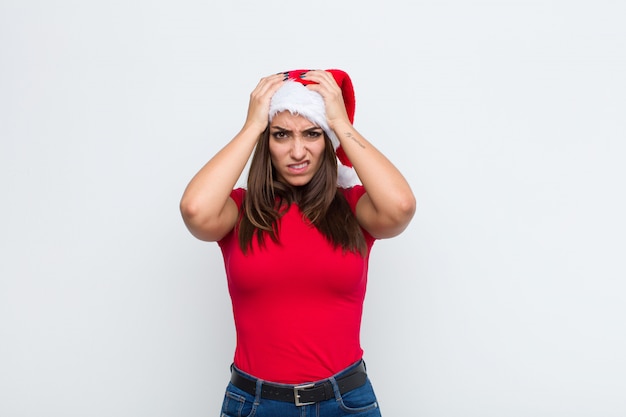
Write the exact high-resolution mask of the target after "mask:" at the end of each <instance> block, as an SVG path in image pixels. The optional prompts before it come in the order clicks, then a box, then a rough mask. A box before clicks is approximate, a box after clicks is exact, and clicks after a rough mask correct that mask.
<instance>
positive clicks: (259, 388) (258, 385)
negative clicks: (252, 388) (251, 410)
mask: <svg viewBox="0 0 626 417" xmlns="http://www.w3.org/2000/svg"><path fill="white" fill-rule="evenodd" d="M262 389H263V380H261V379H260V378H258V379H257V380H256V392H255V394H254V404H255V407H258V406H259V404H261V391H262Z"/></svg>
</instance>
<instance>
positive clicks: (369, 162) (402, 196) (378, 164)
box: [333, 122, 415, 223]
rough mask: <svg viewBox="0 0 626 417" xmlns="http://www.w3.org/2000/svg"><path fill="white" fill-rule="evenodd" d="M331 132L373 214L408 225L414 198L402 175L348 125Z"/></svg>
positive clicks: (336, 126) (347, 123) (339, 125)
mask: <svg viewBox="0 0 626 417" xmlns="http://www.w3.org/2000/svg"><path fill="white" fill-rule="evenodd" d="M333 130H334V131H335V133H336V134H337V137H338V138H339V141H340V143H341V147H342V148H343V149H344V151H345V152H346V155H347V156H348V159H350V162H351V163H352V165H353V166H354V169H355V170H356V172H357V174H358V176H359V179H360V180H361V182H362V183H363V186H364V187H365V189H366V191H367V194H368V197H369V199H370V200H371V203H372V206H373V208H374V209H375V210H376V212H377V214H378V215H379V216H384V217H387V218H388V219H389V220H390V221H392V222H397V223H408V221H409V220H410V219H411V218H412V216H413V213H414V211H415V197H414V195H413V192H412V190H411V187H410V186H409V184H408V182H407V181H406V179H405V178H404V176H403V175H402V173H401V172H400V171H399V170H398V169H397V168H396V167H395V166H394V165H393V164H392V163H391V161H389V159H387V157H385V155H383V154H382V153H381V152H380V151H379V150H378V149H376V147H374V145H372V144H371V143H370V142H369V141H367V139H365V138H364V137H363V136H362V135H361V134H360V133H359V132H358V131H357V130H356V129H355V128H354V127H353V126H352V125H351V124H350V123H349V122H345V123H340V124H338V125H335V126H333Z"/></svg>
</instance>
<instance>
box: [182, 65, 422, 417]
mask: <svg viewBox="0 0 626 417" xmlns="http://www.w3.org/2000/svg"><path fill="white" fill-rule="evenodd" d="M353 117H354V92H353V89H352V82H351V80H350V78H349V76H348V75H347V74H346V73H345V72H343V71H340V70H328V71H321V70H319V71H305V70H298V71H289V72H286V73H280V74H276V75H271V76H269V77H265V78H263V79H261V81H260V82H259V84H258V85H257V87H256V88H255V89H254V91H253V92H252V93H251V95H250V103H249V107H248V114H247V118H246V121H245V123H244V126H243V128H242V129H241V131H240V132H239V133H238V134H237V135H236V136H235V137H234V138H233V139H232V140H231V141H230V142H229V143H228V144H227V145H226V146H225V147H224V148H223V149H222V150H220V151H219V152H218V153H217V154H216V155H215V156H214V157H213V158H212V159H211V160H210V161H209V162H208V163H207V164H206V165H205V166H204V167H203V168H202V169H201V170H200V171H199V172H198V173H197V174H196V175H195V176H194V178H193V179H192V180H191V182H190V183H189V185H188V186H187V189H186V190H185V192H184V195H183V197H182V200H181V212H182V215H183V218H184V221H185V224H186V225H187V227H188V228H189V230H190V231H191V233H192V234H193V235H194V236H196V237H197V238H198V239H201V240H206V241H217V242H218V243H219V246H220V248H221V250H222V254H223V256H224V263H225V267H226V275H227V279H228V286H229V292H230V295H231V299H232V304H233V313H234V319H235V326H236V330H237V347H236V350H235V356H234V363H233V366H232V377H231V382H230V383H229V384H228V388H227V390H226V395H225V398H224V403H223V406H222V416H227V417H245V416H256V417H266V416H267V417H276V416H286V417H290V416H301V415H307V416H309V415H310V416H327V417H334V416H344V415H359V416H361V415H362V416H380V411H379V408H378V403H377V401H376V397H375V395H374V391H373V389H372V386H371V383H370V381H369V379H368V378H367V374H366V372H365V365H364V363H363V360H362V356H363V351H362V349H361V346H360V342H359V332H360V324H361V313H362V308H363V300H364V296H365V287H366V282H367V266H368V258H369V251H370V249H371V247H372V244H373V243H374V241H375V240H376V239H383V238H390V237H393V236H396V235H398V234H399V233H401V232H402V231H403V230H404V229H405V228H406V227H407V225H408V224H409V222H410V220H411V218H412V217H413V214H414V211H415V198H414V196H413V193H412V192H411V189H410V187H409V185H408V183H407V182H406V180H405V179H404V177H403V176H402V174H401V173H400V172H399V171H398V170H397V169H396V168H395V167H394V165H393V164H392V163H391V162H389V160H387V158H386V157H385V156H384V155H383V154H381V153H380V152H379V151H378V150H377V149H376V148H374V146H372V145H371V144H370V143H369V142H368V141H367V140H366V139H365V138H363V137H362V136H361V135H360V134H359V133H358V132H357V131H356V130H355V128H354V127H353V125H352V122H353ZM253 150H254V155H253V156H252V160H251V163H250V170H249V173H248V183H247V188H246V189H245V190H244V189H241V188H238V189H234V190H233V188H234V187H235V184H236V182H237V180H238V178H239V177H240V175H241V173H242V171H243V169H244V168H245V165H246V163H247V161H248V159H249V157H250V155H252V153H253ZM355 172H356V174H357V175H358V178H357V176H356V175H354V174H355ZM351 174H352V177H351V176H350V175H351ZM355 180H356V181H357V182H356V184H355ZM359 180H360V182H361V184H362V185H361V184H359V183H358V181H359ZM303 408H305V410H303ZM307 408H308V409H307ZM301 413H304V414H301Z"/></svg>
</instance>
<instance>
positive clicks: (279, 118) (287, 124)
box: [271, 111, 319, 129]
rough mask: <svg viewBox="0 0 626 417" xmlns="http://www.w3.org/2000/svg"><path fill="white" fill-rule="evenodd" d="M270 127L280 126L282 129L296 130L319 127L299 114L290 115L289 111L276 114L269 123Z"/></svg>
mask: <svg viewBox="0 0 626 417" xmlns="http://www.w3.org/2000/svg"><path fill="white" fill-rule="evenodd" d="M271 126H272V127H276V126H280V127H284V128H297V129H310V128H312V127H319V126H317V125H316V124H315V123H313V122H312V121H310V120H309V119H307V118H306V117H304V116H302V115H300V114H297V113H296V114H292V113H291V112H289V111H282V112H280V113H276V115H275V116H274V118H273V119H272V123H271Z"/></svg>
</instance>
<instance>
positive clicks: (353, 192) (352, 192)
mask: <svg viewBox="0 0 626 417" xmlns="http://www.w3.org/2000/svg"><path fill="white" fill-rule="evenodd" d="M339 190H341V192H342V193H343V195H344V196H345V197H346V200H347V201H348V204H349V205H350V209H351V210H352V212H353V213H356V204H357V203H358V202H359V199H360V198H361V197H362V196H363V194H365V187H363V186H362V185H355V186H353V187H350V188H340V189H339Z"/></svg>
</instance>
